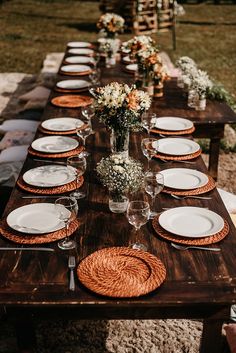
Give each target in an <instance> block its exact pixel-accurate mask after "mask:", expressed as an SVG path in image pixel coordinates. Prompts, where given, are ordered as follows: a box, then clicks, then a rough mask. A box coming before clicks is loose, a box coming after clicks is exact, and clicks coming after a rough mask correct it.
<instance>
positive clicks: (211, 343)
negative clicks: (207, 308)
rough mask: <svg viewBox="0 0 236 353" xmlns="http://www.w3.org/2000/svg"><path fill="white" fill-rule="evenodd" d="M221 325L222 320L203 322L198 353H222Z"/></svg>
mask: <svg viewBox="0 0 236 353" xmlns="http://www.w3.org/2000/svg"><path fill="white" fill-rule="evenodd" d="M223 323H224V320H211V319H210V320H204V322H203V332H202V340H201V347H200V353H210V352H212V353H213V352H214V353H222V352H224V337H223V336H222V325H223Z"/></svg>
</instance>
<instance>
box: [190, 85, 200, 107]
mask: <svg viewBox="0 0 236 353" xmlns="http://www.w3.org/2000/svg"><path fill="white" fill-rule="evenodd" d="M197 101H198V94H197V92H196V91H195V90H194V89H189V91H188V107H189V108H195V106H196V104H197Z"/></svg>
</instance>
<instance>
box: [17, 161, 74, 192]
mask: <svg viewBox="0 0 236 353" xmlns="http://www.w3.org/2000/svg"><path fill="white" fill-rule="evenodd" d="M75 178H76V172H75V169H73V170H72V169H71V168H67V167H66V166H63V165H55V164H54V165H44V166H41V167H37V168H33V169H30V170H28V171H27V172H26V173H24V174H23V179H24V181H25V182H26V183H27V184H29V185H33V186H40V187H55V186H60V185H65V184H68V183H70V182H72V181H74V180H75Z"/></svg>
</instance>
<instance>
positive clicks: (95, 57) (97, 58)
mask: <svg viewBox="0 0 236 353" xmlns="http://www.w3.org/2000/svg"><path fill="white" fill-rule="evenodd" d="M99 61H100V53H99V52H95V53H94V54H93V64H94V67H95V68H96V69H97V66H98V63H99Z"/></svg>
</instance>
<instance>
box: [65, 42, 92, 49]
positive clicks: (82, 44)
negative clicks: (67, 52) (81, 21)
mask: <svg viewBox="0 0 236 353" xmlns="http://www.w3.org/2000/svg"><path fill="white" fill-rule="evenodd" d="M67 46H68V47H70V48H89V47H91V43H89V42H69V43H67Z"/></svg>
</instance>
